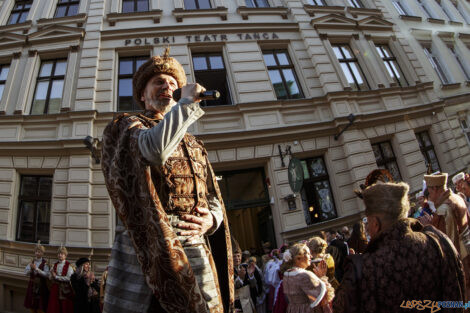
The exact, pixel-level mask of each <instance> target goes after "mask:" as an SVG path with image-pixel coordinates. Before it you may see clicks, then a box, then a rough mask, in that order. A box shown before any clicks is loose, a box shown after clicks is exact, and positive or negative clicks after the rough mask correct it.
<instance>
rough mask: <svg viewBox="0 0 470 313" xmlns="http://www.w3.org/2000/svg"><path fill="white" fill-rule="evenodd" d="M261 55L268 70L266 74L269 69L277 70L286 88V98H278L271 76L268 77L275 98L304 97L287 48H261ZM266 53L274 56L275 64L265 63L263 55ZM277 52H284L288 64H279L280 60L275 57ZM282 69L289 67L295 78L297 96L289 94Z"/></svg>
mask: <svg viewBox="0 0 470 313" xmlns="http://www.w3.org/2000/svg"><path fill="white" fill-rule="evenodd" d="M261 53H262V55H263V62H264V64H265V66H266V70H267V72H268V76H269V71H270V70H278V71H279V74H280V75H281V80H282V86H283V87H284V89H285V90H286V95H287V98H279V96H278V95H277V94H276V89H275V88H274V84H273V82H272V81H271V77H270V78H269V81H270V82H271V85H272V86H273V90H274V93H275V94H276V98H277V100H290V99H304V98H305V94H304V92H303V90H302V85H301V84H300V80H299V77H298V76H297V71H296V70H295V66H294V63H293V62H292V59H291V57H290V54H289V51H288V49H287V48H286V49H262V51H261ZM268 53H271V54H272V55H273V57H274V60H275V62H276V65H275V66H273V65H269V66H268V65H267V64H266V61H265V59H264V55H265V54H268ZM277 53H285V54H286V57H287V61H288V62H289V64H288V65H280V62H279V60H278V57H277ZM284 69H290V70H292V73H293V75H294V79H295V83H296V84H297V89H298V90H299V97H293V96H292V95H291V94H290V90H289V88H287V83H286V79H285V77H284V73H283V71H282V70H284Z"/></svg>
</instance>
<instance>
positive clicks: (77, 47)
mask: <svg viewBox="0 0 470 313" xmlns="http://www.w3.org/2000/svg"><path fill="white" fill-rule="evenodd" d="M79 50H80V46H78V45H75V46H70V51H72V52H78V51H79Z"/></svg>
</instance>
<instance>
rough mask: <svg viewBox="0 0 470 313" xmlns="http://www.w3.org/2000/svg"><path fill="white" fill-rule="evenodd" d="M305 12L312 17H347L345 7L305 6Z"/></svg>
mask: <svg viewBox="0 0 470 313" xmlns="http://www.w3.org/2000/svg"><path fill="white" fill-rule="evenodd" d="M304 10H305V12H307V13H308V14H309V15H310V16H315V14H338V15H343V16H344V15H345V9H344V7H343V6H326V5H311V4H304Z"/></svg>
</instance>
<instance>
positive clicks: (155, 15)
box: [106, 10, 162, 26]
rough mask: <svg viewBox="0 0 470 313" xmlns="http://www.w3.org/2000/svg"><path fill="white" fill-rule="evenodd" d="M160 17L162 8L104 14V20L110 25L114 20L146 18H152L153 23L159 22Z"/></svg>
mask: <svg viewBox="0 0 470 313" xmlns="http://www.w3.org/2000/svg"><path fill="white" fill-rule="evenodd" d="M161 17H162V10H152V11H145V12H131V13H109V14H108V15H106V20H107V21H108V23H109V25H110V26H114V25H115V24H116V22H121V21H129V20H146V19H152V20H153V22H154V23H155V24H158V23H160V19H161Z"/></svg>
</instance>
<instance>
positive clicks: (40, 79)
mask: <svg viewBox="0 0 470 313" xmlns="http://www.w3.org/2000/svg"><path fill="white" fill-rule="evenodd" d="M50 61H53V65H52V68H51V76H45V77H40V76H39V75H41V69H42V66H43V64H44V63H46V62H50ZM60 61H65V73H64V75H58V76H55V75H54V74H52V73H55V69H56V65H57V62H60ZM68 65H69V64H68V58H57V59H45V60H41V64H40V65H39V71H38V76H37V77H36V86H35V87H34V93H33V101H32V103H31V110H30V115H33V109H34V101H35V97H36V92H37V89H38V85H39V83H40V82H43V81H49V85H48V87H47V93H46V99H45V103H44V112H43V113H42V114H56V113H49V102H50V100H51V91H52V85H53V82H54V81H57V80H62V81H63V86H62V96H61V100H62V99H63V97H64V87H65V78H66V77H67V67H68ZM61 107H62V105H60V106H59V112H60V108H61ZM57 113H58V112H57Z"/></svg>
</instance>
